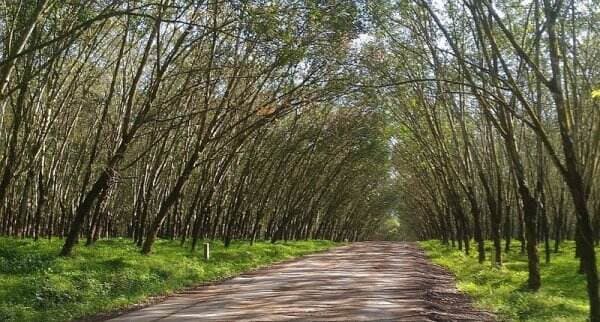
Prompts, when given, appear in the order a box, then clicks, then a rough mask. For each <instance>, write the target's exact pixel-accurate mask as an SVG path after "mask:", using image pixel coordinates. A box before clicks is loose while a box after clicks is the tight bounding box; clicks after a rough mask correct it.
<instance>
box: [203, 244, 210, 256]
mask: <svg viewBox="0 0 600 322" xmlns="http://www.w3.org/2000/svg"><path fill="white" fill-rule="evenodd" d="M209 259H210V244H209V243H204V260H209Z"/></svg>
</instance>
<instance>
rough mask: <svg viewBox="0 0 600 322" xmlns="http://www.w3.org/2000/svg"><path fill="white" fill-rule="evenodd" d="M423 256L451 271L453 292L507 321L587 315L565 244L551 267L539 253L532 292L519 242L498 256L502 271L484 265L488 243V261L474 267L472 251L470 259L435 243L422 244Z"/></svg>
mask: <svg viewBox="0 0 600 322" xmlns="http://www.w3.org/2000/svg"><path fill="white" fill-rule="evenodd" d="M420 244H421V247H423V249H425V252H426V253H427V255H428V256H429V257H430V258H431V259H432V260H433V262H435V263H436V264H439V265H442V266H444V267H446V268H448V269H449V270H450V271H452V272H453V273H454V274H455V275H456V277H457V280H458V288H459V289H460V290H461V291H463V292H465V293H467V294H469V295H470V296H472V297H473V298H474V300H475V301H476V303H477V305H479V306H480V307H483V308H486V309H488V310H490V311H493V312H495V313H497V314H498V316H499V318H500V319H501V320H507V321H544V322H549V321H564V322H567V321H568V322H574V321H586V319H587V316H588V302H587V293H586V289H585V277H584V276H583V275H581V274H578V273H577V269H578V267H579V262H578V260H577V259H575V257H574V254H575V245H574V243H573V242H565V243H564V244H563V245H562V247H561V250H560V252H559V253H557V254H554V253H553V254H552V258H551V263H550V264H545V263H544V254H543V249H542V248H540V249H539V250H540V259H541V261H542V263H541V266H540V267H541V275H542V287H541V289H540V290H539V291H538V292H536V293H532V292H529V291H527V290H526V289H525V288H524V285H525V284H526V281H527V258H526V256H524V255H521V254H520V249H519V243H518V242H515V243H513V245H514V246H513V250H512V251H511V252H510V253H509V254H508V255H505V254H503V256H504V258H503V260H504V265H503V266H502V268H499V269H498V268H492V266H491V264H490V262H489V260H490V255H491V244H486V250H487V261H486V262H485V263H484V264H479V263H478V262H477V251H476V249H475V248H474V247H472V252H471V256H466V255H464V253H463V252H461V251H458V250H457V249H455V248H451V247H449V246H444V245H442V244H441V242H439V241H426V242H421V243H420Z"/></svg>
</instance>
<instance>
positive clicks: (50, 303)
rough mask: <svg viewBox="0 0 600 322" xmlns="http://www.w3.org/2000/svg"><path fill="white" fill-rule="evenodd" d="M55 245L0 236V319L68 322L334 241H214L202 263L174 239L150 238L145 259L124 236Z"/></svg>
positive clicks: (221, 277)
mask: <svg viewBox="0 0 600 322" xmlns="http://www.w3.org/2000/svg"><path fill="white" fill-rule="evenodd" d="M61 245H62V242H61V241H60V240H52V241H47V240H39V241H37V242H34V241H32V240H18V239H9V238H1V237H0V321H19V322H21V321H68V320H70V319H74V318H79V317H84V316H88V315H93V314H95V313H99V312H107V311H112V310H117V309H121V308H125V307H127V306H128V305H131V304H134V303H139V302H143V301H144V299H146V298H148V297H150V296H157V295H164V294H169V293H172V292H173V291H175V290H178V289H182V288H185V287H188V286H192V285H194V284H198V283H203V282H209V281H215V280H219V279H223V278H226V277H230V276H233V275H236V274H239V273H241V272H244V271H248V270H251V269H253V268H257V267H260V266H264V265H267V264H269V263H273V262H276V261H281V260H285V259H290V258H293V257H296V256H301V255H304V254H308V253H311V252H315V251H320V250H325V249H327V248H329V247H332V246H334V245H335V244H334V243H332V242H328V241H300V242H289V243H276V244H271V243H268V242H258V243H256V244H255V245H253V246H250V245H249V244H248V243H242V242H234V243H232V245H230V247H229V248H227V249H226V248H224V247H223V244H222V243H220V242H214V243H211V259H210V261H209V262H205V261H204V260H203V259H202V251H199V252H196V253H191V252H190V251H189V248H182V247H180V246H179V242H178V241H158V242H157V243H156V247H155V249H154V251H153V253H152V254H151V255H150V256H143V255H140V253H139V251H138V249H137V248H136V247H135V246H134V245H133V244H132V242H131V241H130V240H126V239H115V240H105V241H99V242H98V243H97V244H96V245H95V246H93V247H84V246H80V247H78V248H77V249H76V251H75V254H74V255H73V256H72V257H69V258H60V257H58V256H57V254H58V251H59V250H60V247H61Z"/></svg>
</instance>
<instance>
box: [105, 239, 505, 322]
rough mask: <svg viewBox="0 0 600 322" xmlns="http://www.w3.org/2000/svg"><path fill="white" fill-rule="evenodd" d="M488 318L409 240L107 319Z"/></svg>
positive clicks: (312, 258)
mask: <svg viewBox="0 0 600 322" xmlns="http://www.w3.org/2000/svg"><path fill="white" fill-rule="evenodd" d="M242 320H244V321H492V320H493V316H491V315H490V314H488V313H486V312H481V311H478V310H475V309H473V307H472V306H471V304H470V301H469V300H468V298H466V297H465V296H463V295H462V294H460V293H458V292H457V291H456V288H455V286H454V279H453V277H452V276H451V275H450V274H448V272H446V271H445V270H444V269H442V268H440V267H438V266H435V265H433V264H430V263H429V262H428V261H427V260H426V258H425V255H424V254H423V252H422V251H421V250H420V249H419V248H418V247H417V246H416V245H415V244H412V243H392V242H364V243H355V244H352V245H350V246H344V247H339V248H336V249H334V250H331V251H328V252H325V253H320V254H314V255H309V256H306V257H303V258H302V259H300V260H297V261H292V262H286V263H281V264H277V265H274V266H272V267H269V268H265V269H261V270H257V271H254V272H252V273H248V274H245V275H242V276H239V277H236V278H233V279H230V280H227V281H224V282H222V283H219V284H215V285H210V286H204V287H201V288H198V289H196V290H193V291H188V292H185V293H181V294H177V295H175V296H173V297H170V298H168V299H166V300H165V301H164V302H161V303H159V304H156V305H153V306H150V307H147V308H144V309H142V310H139V311H135V312H131V313H128V314H126V315H123V316H120V317H118V318H116V319H113V320H111V321H128V322H129V321H242Z"/></svg>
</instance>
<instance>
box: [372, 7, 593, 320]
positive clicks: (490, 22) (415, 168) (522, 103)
mask: <svg viewBox="0 0 600 322" xmlns="http://www.w3.org/2000/svg"><path fill="white" fill-rule="evenodd" d="M371 10H372V13H373V17H374V19H376V21H377V26H378V31H377V32H378V34H377V38H376V40H374V41H373V42H372V43H371V44H370V56H369V57H371V58H372V59H371V60H370V61H369V62H368V63H367V64H366V68H368V69H369V70H370V71H371V72H373V73H374V75H372V79H371V80H369V81H365V83H364V84H363V87H364V88H366V89H369V90H371V91H372V92H373V93H374V94H376V95H374V97H379V98H381V104H383V105H386V106H387V107H388V111H389V114H390V116H391V117H392V118H393V119H394V124H395V133H396V135H395V142H396V144H395V153H394V160H393V164H394V170H395V172H394V174H395V176H397V177H398V178H400V179H401V181H402V182H403V183H404V187H405V188H404V189H402V191H401V194H402V196H403V198H402V199H403V202H404V204H405V207H406V208H409V209H412V211H413V212H415V213H416V215H413V214H410V215H407V216H406V217H407V218H406V220H410V221H411V222H412V224H413V225H414V226H415V228H416V232H417V234H418V236H419V237H420V238H423V239H429V238H439V239H442V240H443V241H444V242H446V243H448V242H451V243H452V244H453V245H455V244H458V247H459V248H461V249H464V250H465V251H466V252H467V253H468V252H469V250H470V246H471V245H470V241H471V240H472V239H474V240H475V243H476V248H477V252H478V256H479V260H480V261H481V262H483V261H485V259H486V256H487V254H486V253H485V247H484V240H485V239H488V238H489V239H491V240H492V241H493V252H492V258H491V260H492V263H493V264H494V265H502V254H503V252H504V251H509V250H510V248H511V239H512V238H517V239H519V240H521V247H522V251H523V252H524V253H525V252H526V253H527V258H528V262H529V278H528V283H527V284H528V287H529V288H530V289H532V290H537V289H538V288H539V287H540V285H541V283H542V281H541V279H540V273H539V255H538V243H540V242H543V243H544V247H545V259H546V261H548V262H550V260H551V248H552V247H554V248H555V251H557V250H558V247H559V243H560V241H561V240H562V239H565V238H574V239H575V240H576V246H577V247H576V248H577V256H579V258H580V259H581V271H582V273H585V275H586V278H587V288H588V295H589V299H590V317H591V320H592V321H600V298H599V296H598V272H597V267H596V254H595V251H594V241H598V240H599V239H600V182H599V181H598V178H600V176H599V175H598V172H599V171H600V109H599V106H598V105H599V101H598V99H597V98H594V97H593V96H594V95H593V94H592V93H593V92H594V91H595V90H596V89H597V86H598V84H599V82H600V66H599V65H598V62H599V60H598V59H597V58H598V57H599V56H598V55H599V54H600V46H598V40H599V39H600V35H599V34H598V31H599V30H598V25H599V24H598V21H599V20H598V19H599V17H600V16H599V15H600V8H599V7H598V4H597V3H595V2H593V1H561V0H557V1H554V0H531V1H518V2H514V1H501V2H500V1H499V2H495V1H490V0H484V1H471V0H464V1H446V2H444V3H443V4H442V3H437V2H430V1H393V2H388V3H384V4H376V5H373V6H372V7H371ZM390 66H394V68H390ZM551 239H553V240H554V242H555V245H554V246H553V245H551V242H550V240H551Z"/></svg>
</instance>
